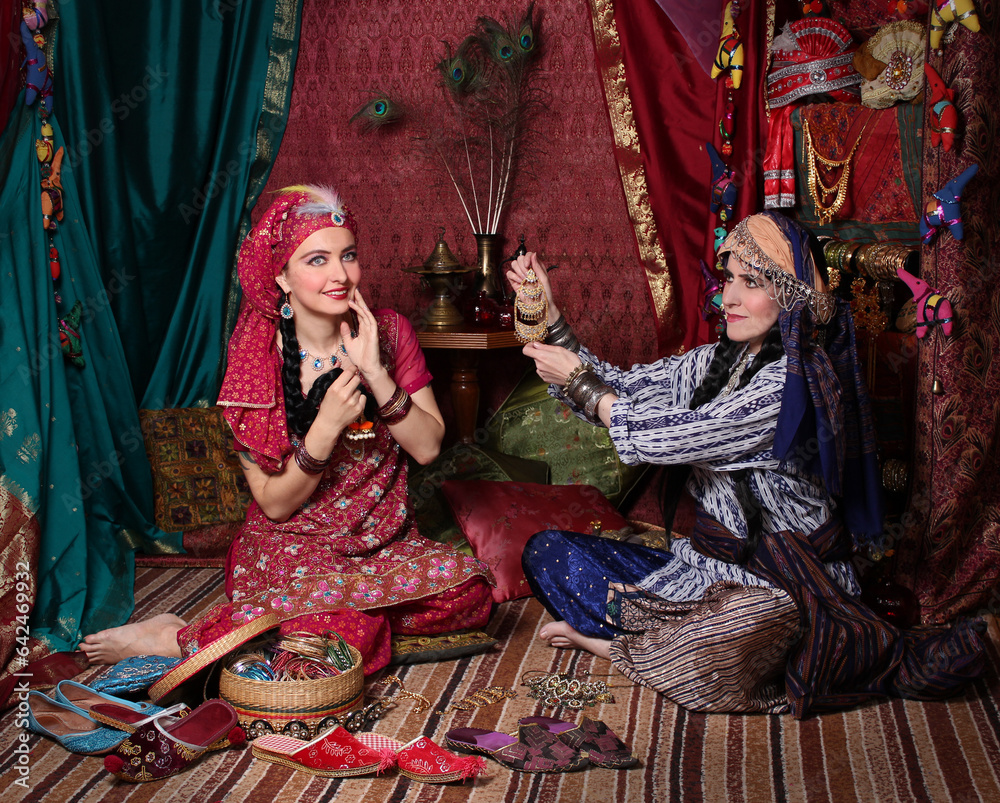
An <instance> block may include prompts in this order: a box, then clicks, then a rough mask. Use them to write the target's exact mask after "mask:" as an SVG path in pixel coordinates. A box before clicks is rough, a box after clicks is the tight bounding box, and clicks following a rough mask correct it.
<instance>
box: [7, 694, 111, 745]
mask: <svg viewBox="0 0 1000 803" xmlns="http://www.w3.org/2000/svg"><path fill="white" fill-rule="evenodd" d="M27 725H28V730H30V731H33V732H34V733H40V734H42V735H43V736H48V737H49V738H50V739H53V740H55V741H56V742H58V743H59V744H61V745H62V746H63V747H65V748H66V749H67V750H69V751H70V752H71V753H80V754H81V755H85V756H100V755H103V754H104V753H110V752H111V751H112V750H114V749H115V748H116V747H118V745H119V744H120V743H121V741H122V739H124V738H126V737H127V736H128V734H127V733H125V732H123V731H120V730H114V729H113V728H105V727H103V726H101V725H100V724H98V723H97V722H96V721H95V720H94V719H93V718H91V717H89V716H87V715H86V714H85V713H83V712H82V711H81V710H80V709H79V708H75V707H73V706H71V705H69V704H67V703H64V702H61V701H60V700H53V699H52V698H51V697H48V696H47V695H44V694H42V693H41V692H40V691H29V692H28V722H27Z"/></svg>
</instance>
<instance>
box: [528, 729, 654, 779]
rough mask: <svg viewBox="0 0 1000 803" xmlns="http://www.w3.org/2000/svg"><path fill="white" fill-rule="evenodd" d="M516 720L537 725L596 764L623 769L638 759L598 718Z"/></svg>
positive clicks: (632, 765) (631, 765)
mask: <svg viewBox="0 0 1000 803" xmlns="http://www.w3.org/2000/svg"><path fill="white" fill-rule="evenodd" d="M519 724H521V725H537V726H538V727H540V728H542V729H543V730H546V731H548V732H549V733H551V734H553V735H554V736H557V737H558V738H559V740H560V741H562V742H564V743H566V744H568V745H569V746H570V747H572V748H573V749H575V750H579V751H580V753H581V754H582V755H585V756H586V757H587V759H588V760H589V761H590V763H591V764H593V765H594V766H595V767H607V768H609V769H615V770H624V769H628V768H629V767H634V766H635V765H636V764H638V763H639V759H638V758H636V757H635V756H634V755H632V750H631V748H629V746H628V745H627V744H625V742H623V741H622V740H621V739H619V738H618V735H617V734H616V733H615V732H614V731H613V730H611V728H609V727H608V726H607V725H605V724H604V723H603V722H602V721H601V720H599V719H590V718H589V717H584V718H583V722H581V723H580V724H579V725H574V724H573V723H572V722H563V721H562V720H561V719H553V718H552V717H522V718H521V719H520V720H519Z"/></svg>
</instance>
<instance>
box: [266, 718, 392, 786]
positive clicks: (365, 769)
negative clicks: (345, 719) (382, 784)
mask: <svg viewBox="0 0 1000 803" xmlns="http://www.w3.org/2000/svg"><path fill="white" fill-rule="evenodd" d="M250 749H251V751H252V752H253V755H254V758H260V759H263V760H264V761H273V762H274V763H275V764H284V765H285V766H286V767H291V768H292V769H295V770H302V771H303V772H309V773H312V774H313V775H321V776H323V777H324V778H347V777H350V776H353V775H367V774H368V773H370V772H374V773H376V774H378V773H381V772H383V771H384V770H387V769H390V768H391V767H392V766H393V765H394V764H395V763H396V754H395V752H394V751H392V750H390V749H386V750H381V751H380V750H375V749H372V748H371V747H368V746H367V745H365V744H362V743H361V742H359V741H358V740H357V739H355V738H354V737H353V736H352V735H351V734H350V733H348V732H347V730H346V729H345V728H343V727H341V726H338V727H336V728H334V729H333V730H331V731H327V732H326V733H323V734H320V735H319V736H317V737H316V738H315V739H313V740H312V741H311V742H304V741H302V740H301V739H293V738H292V737H291V736H282V735H280V734H277V733H271V734H268V735H266V736H260V737H258V738H257V739H255V740H254V742H253V746H252V747H251V748H250Z"/></svg>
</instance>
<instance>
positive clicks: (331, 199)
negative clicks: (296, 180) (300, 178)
mask: <svg viewBox="0 0 1000 803" xmlns="http://www.w3.org/2000/svg"><path fill="white" fill-rule="evenodd" d="M279 192H280V193H281V194H282V195H286V194H290V193H293V192H304V193H305V194H306V195H308V196H309V197H310V199H311V200H310V201H309V202H308V203H304V204H299V205H298V206H297V207H295V212H296V213H297V214H299V215H314V216H316V217H319V216H322V215H332V214H341V215H342V214H344V202H343V200H342V199H341V197H340V193H339V192H337V191H336V190H335V189H333V187H327V186H323V185H322V184H294V185H293V186H291V187H283V188H282V189H281V190H279Z"/></svg>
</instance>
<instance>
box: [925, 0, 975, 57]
mask: <svg viewBox="0 0 1000 803" xmlns="http://www.w3.org/2000/svg"><path fill="white" fill-rule="evenodd" d="M955 22H957V23H959V24H961V25H963V26H965V27H966V28H968V29H969V30H970V31H973V32H975V31H978V30H979V17H978V16H977V15H976V4H975V3H974V2H973V0H933V1H932V3H931V34H930V37H929V39H930V45H931V50H936V51H938V52H940V50H941V39H942V38H943V37H944V33H945V31H946V30H947V29H948V28H950V27H951V25H952V24H953V23H955Z"/></svg>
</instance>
